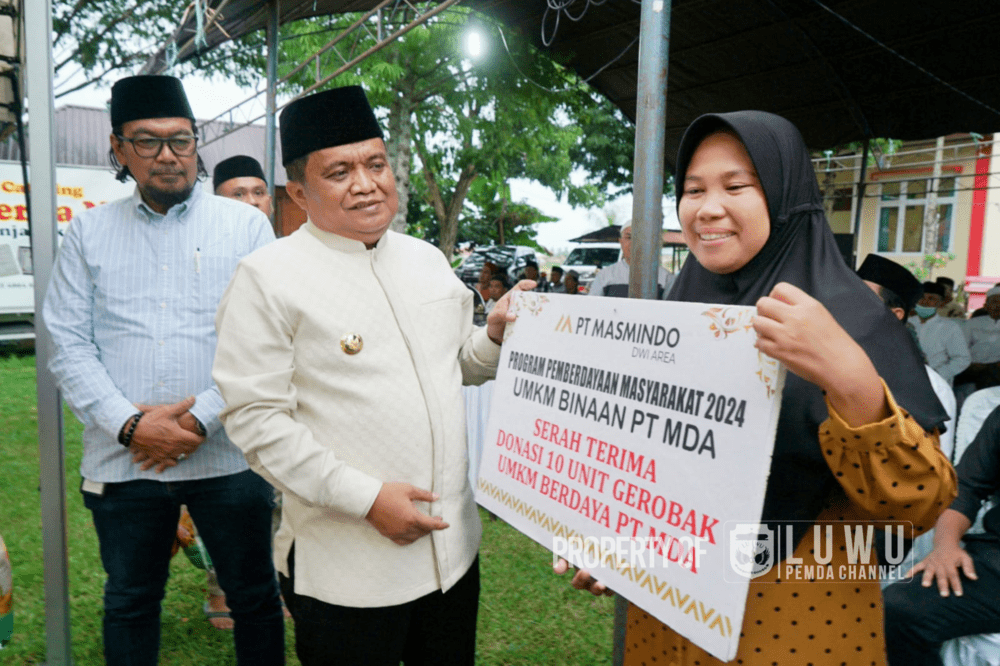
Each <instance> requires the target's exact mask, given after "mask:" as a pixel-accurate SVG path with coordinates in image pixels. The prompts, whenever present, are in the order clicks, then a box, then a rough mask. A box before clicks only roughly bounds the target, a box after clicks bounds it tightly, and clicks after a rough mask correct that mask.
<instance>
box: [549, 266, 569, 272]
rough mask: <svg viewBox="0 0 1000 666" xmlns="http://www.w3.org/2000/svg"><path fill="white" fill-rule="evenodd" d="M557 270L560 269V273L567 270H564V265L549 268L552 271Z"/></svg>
mask: <svg viewBox="0 0 1000 666" xmlns="http://www.w3.org/2000/svg"><path fill="white" fill-rule="evenodd" d="M556 271H559V272H560V273H565V272H566V271H564V270H563V268H562V266H553V267H552V268H551V269H550V270H549V272H550V273H555V272H556Z"/></svg>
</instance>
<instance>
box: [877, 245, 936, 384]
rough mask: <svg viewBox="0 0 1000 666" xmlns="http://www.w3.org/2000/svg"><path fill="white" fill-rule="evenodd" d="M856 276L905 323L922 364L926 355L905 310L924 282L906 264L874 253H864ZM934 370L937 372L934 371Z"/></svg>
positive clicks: (915, 297) (914, 302) (916, 296)
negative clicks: (905, 266) (900, 263)
mask: <svg viewBox="0 0 1000 666" xmlns="http://www.w3.org/2000/svg"><path fill="white" fill-rule="evenodd" d="M858 277H860V278H861V279H862V280H863V281H864V283H865V284H867V285H868V287H869V288H871V289H872V290H873V291H874V292H875V293H876V294H878V297H879V298H881V299H882V302H883V303H885V306H886V307H887V308H889V309H890V310H891V311H892V313H893V314H894V315H896V318H897V319H899V320H900V321H901V322H903V323H904V324H905V325H906V330H907V331H909V332H910V335H911V336H912V337H913V341H914V342H915V343H916V345H917V349H918V350H919V352H920V355H921V357H922V358H923V360H924V365H926V364H927V355H926V354H924V351H923V349H921V348H920V339H919V338H918V337H917V329H916V328H915V327H914V326H913V324H912V323H910V321H909V320H908V319H907V317H908V313H909V312H911V311H913V308H914V306H916V304H917V301H919V300H920V298H921V297H922V296H923V295H924V286H923V285H922V284H921V283H920V281H919V280H918V279H917V278H916V277H915V276H914V275H913V273H911V272H910V271H908V270H907V269H906V268H904V267H902V266H900V265H899V264H897V263H896V262H894V261H891V260H889V259H886V258H885V257H881V256H879V255H877V254H869V255H868V256H867V257H865V260H864V263H862V264H861V268H859V269H858ZM935 374H937V373H936V372H935ZM938 377H940V375H938Z"/></svg>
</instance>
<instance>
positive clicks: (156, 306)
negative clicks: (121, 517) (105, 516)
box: [43, 185, 274, 483]
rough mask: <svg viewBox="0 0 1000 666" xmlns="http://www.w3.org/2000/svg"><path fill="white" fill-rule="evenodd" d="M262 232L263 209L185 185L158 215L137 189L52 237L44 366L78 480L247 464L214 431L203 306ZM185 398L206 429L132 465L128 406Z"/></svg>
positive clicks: (210, 311) (174, 475) (191, 473)
mask: <svg viewBox="0 0 1000 666" xmlns="http://www.w3.org/2000/svg"><path fill="white" fill-rule="evenodd" d="M273 240H274V232H273V231H271V224H270V222H268V220H267V218H266V217H264V215H263V213H261V212H260V211H259V210H257V209H256V208H254V207H253V206H247V205H246V204H244V203H240V202H238V201H232V200H231V199H226V198H224V197H217V196H213V195H211V194H208V193H207V192H205V191H204V190H203V189H202V188H201V186H200V185H199V186H197V187H195V188H194V190H193V191H192V192H191V196H190V197H188V199H187V200H186V201H183V202H181V203H179V204H177V205H175V206H173V207H172V208H171V209H170V210H169V211H167V214H166V215H161V214H159V213H157V212H156V211H154V210H152V209H151V208H149V206H147V205H146V204H145V203H144V202H143V201H142V198H141V197H140V196H139V192H138V190H136V191H135V193H134V194H133V195H132V196H131V197H128V198H125V199H120V200H118V201H113V202H111V203H107V204H104V205H103V206H98V207H97V208H94V209H91V210H87V211H84V212H83V213H81V214H80V216H79V217H77V218H76V219H74V220H73V222H72V224H70V225H69V230H68V231H67V232H66V237H65V239H63V243H62V246H61V247H60V249H59V256H58V258H57V259H56V263H55V267H54V269H53V272H52V280H51V282H50V283H49V288H48V292H47V293H46V295H45V304H44V306H43V313H44V319H45V325H46V326H47V327H48V330H49V333H50V334H51V335H52V340H53V342H54V343H55V354H54V355H53V357H52V361H51V362H50V363H49V369H50V370H51V371H52V374H53V375H55V377H56V381H57V382H58V384H59V389H60V390H61V391H62V393H63V396H64V397H65V398H66V402H68V403H69V405H70V407H71V408H72V409H73V412H74V413H75V414H76V415H77V417H78V418H79V419H80V420H81V421H82V422H83V425H84V431H83V458H82V460H81V462H80V473H81V474H82V476H83V477H84V478H85V479H89V480H91V481H98V482H104V483H116V482H124V481H135V480H138V479H145V480H148V481H162V482H169V481H184V480H191V479H205V478H212V477H217V476H224V475H227V474H237V473H239V472H243V471H245V470H246V469H247V465H246V462H245V461H244V459H243V456H242V455H241V453H240V451H239V450H238V449H237V448H236V447H234V446H233V445H232V443H230V441H229V438H227V437H226V433H225V432H224V431H223V430H222V424H221V423H220V422H219V419H218V413H219V410H220V409H222V396H220V395H219V391H218V389H217V388H216V387H215V385H214V384H213V383H212V376H211V373H212V358H213V356H214V354H215V328H214V326H213V323H214V320H215V310H216V308H217V307H218V304H219V298H220V297H221V296H222V292H223V291H224V290H225V288H226V285H227V284H229V278H230V277H232V275H233V270H235V268H236V264H237V263H238V262H239V260H240V259H241V258H243V257H244V256H246V255H248V254H250V253H251V252H252V251H253V250H255V249H257V248H258V247H261V246H263V245H265V244H267V243H269V242H271V241H273ZM189 395H193V396H195V398H196V400H197V401H196V402H195V404H194V407H192V408H191V413H192V414H193V415H194V416H196V417H197V418H198V420H199V421H201V422H202V423H203V424H204V425H205V429H206V431H207V437H206V438H205V442H204V443H203V444H202V445H201V446H199V447H198V450H197V451H195V452H194V453H193V454H192V455H191V457H190V458H188V459H187V460H185V461H184V463H183V464H181V465H176V466H174V467H168V468H167V469H166V470H165V471H164V472H162V473H158V472H156V471H155V470H154V469H149V470H147V471H145V472H144V471H142V470H141V469H140V465H138V464H136V463H134V462H132V454H131V453H130V452H129V450H128V449H126V448H125V447H123V446H122V445H121V444H119V443H118V431H119V430H121V427H122V425H123V424H124V423H125V421H127V420H128V419H129V418H131V417H132V415H134V414H135V413H136V411H137V409H136V407H135V405H134V404H133V403H145V404H148V405H159V404H165V403H174V402H178V401H180V400H183V399H184V398H186V397H188V396H189Z"/></svg>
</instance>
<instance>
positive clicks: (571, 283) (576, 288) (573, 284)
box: [564, 270, 580, 294]
mask: <svg viewBox="0 0 1000 666" xmlns="http://www.w3.org/2000/svg"><path fill="white" fill-rule="evenodd" d="M564 282H565V283H566V293H567V294H579V293H580V274H579V273H577V272H576V271H573V270H570V271H566V278H565V280H564Z"/></svg>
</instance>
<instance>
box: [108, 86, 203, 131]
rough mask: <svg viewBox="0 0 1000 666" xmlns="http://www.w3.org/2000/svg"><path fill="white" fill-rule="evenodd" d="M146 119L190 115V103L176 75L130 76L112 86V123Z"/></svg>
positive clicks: (192, 116) (114, 124) (192, 114)
mask: <svg viewBox="0 0 1000 666" xmlns="http://www.w3.org/2000/svg"><path fill="white" fill-rule="evenodd" d="M145 118H189V119H191V120H192V121H193V120H194V113H193V112H192V111H191V105H190V104H188V99H187V95H186V94H184V86H183V85H181V81H180V79H178V78H175V77H173V76H130V77H128V78H124V79H121V80H119V81H117V82H115V85H114V86H112V87H111V126H112V127H119V126H120V125H123V124H124V123H127V122H129V121H131V120H143V119H145Z"/></svg>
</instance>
